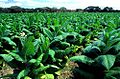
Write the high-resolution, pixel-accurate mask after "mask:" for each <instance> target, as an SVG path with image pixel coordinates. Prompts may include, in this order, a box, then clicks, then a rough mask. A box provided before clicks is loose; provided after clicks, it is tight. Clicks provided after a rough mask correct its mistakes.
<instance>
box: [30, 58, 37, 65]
mask: <svg viewBox="0 0 120 79" xmlns="http://www.w3.org/2000/svg"><path fill="white" fill-rule="evenodd" d="M28 63H30V64H33V63H36V59H31V60H30V61H29V62H28Z"/></svg>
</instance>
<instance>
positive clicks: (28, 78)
mask: <svg viewBox="0 0 120 79" xmlns="http://www.w3.org/2000/svg"><path fill="white" fill-rule="evenodd" d="M24 79H32V78H30V77H29V76H25V78H24Z"/></svg>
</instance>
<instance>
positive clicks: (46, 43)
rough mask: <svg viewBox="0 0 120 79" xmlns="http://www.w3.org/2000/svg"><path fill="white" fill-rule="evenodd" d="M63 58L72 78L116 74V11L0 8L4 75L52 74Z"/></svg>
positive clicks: (30, 78) (26, 78)
mask: <svg viewBox="0 0 120 79" xmlns="http://www.w3.org/2000/svg"><path fill="white" fill-rule="evenodd" d="M68 61H71V62H74V63H77V65H78V66H77V67H76V68H74V69H73V73H74V77H76V78H75V79H98V78H99V79H120V14H119V13H87V12H85V13H84V12H83V13H79V12H70V13H67V12H63V13H62V12H60V13H15V14H14V13H13V14H12V13H6V14H5V13H1V14H0V64H1V67H0V68H2V67H3V65H2V64H3V63H4V62H5V63H7V64H8V65H9V66H10V67H11V68H13V69H14V73H13V74H11V75H6V76H4V78H5V77H8V76H10V78H13V79H56V77H57V75H59V74H60V73H61V70H62V69H63V68H64V67H65V66H66V64H68ZM1 78H2V77H1Z"/></svg>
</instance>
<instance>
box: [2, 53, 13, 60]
mask: <svg viewBox="0 0 120 79" xmlns="http://www.w3.org/2000/svg"><path fill="white" fill-rule="evenodd" d="M0 56H1V57H3V59H4V60H5V61H6V62H10V61H12V60H13V59H14V58H13V57H12V56H11V55H10V54H0Z"/></svg>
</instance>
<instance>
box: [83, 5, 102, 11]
mask: <svg viewBox="0 0 120 79" xmlns="http://www.w3.org/2000/svg"><path fill="white" fill-rule="evenodd" d="M84 11H87V12H100V11H101V8H100V7H98V6H88V7H87V8H85V9H84Z"/></svg>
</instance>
